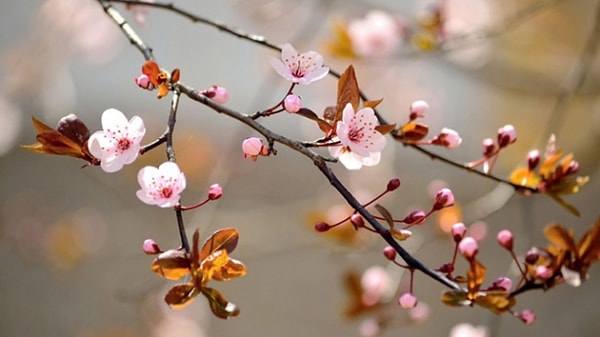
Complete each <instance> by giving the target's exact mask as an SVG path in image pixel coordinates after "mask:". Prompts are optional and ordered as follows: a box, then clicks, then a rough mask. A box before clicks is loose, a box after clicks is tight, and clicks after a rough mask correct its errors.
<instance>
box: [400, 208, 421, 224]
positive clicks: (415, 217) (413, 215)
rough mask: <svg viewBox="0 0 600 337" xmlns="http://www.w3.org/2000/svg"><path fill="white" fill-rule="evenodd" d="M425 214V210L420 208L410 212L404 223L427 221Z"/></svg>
mask: <svg viewBox="0 0 600 337" xmlns="http://www.w3.org/2000/svg"><path fill="white" fill-rule="evenodd" d="M425 215H426V214H425V212H424V211H423V210H420V209H419V210H416V211H412V212H410V214H409V215H407V216H406V217H405V218H404V220H402V221H404V223H406V224H407V225H420V224H422V223H423V222H424V221H425V219H426V217H425Z"/></svg>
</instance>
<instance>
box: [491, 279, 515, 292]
mask: <svg viewBox="0 0 600 337" xmlns="http://www.w3.org/2000/svg"><path fill="white" fill-rule="evenodd" d="M511 288H512V280H511V279H509V278H508V277H504V276H503V277H498V278H497V279H496V280H495V281H494V283H492V289H502V290H504V291H510V289H511Z"/></svg>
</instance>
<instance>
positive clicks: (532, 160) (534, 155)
mask: <svg viewBox="0 0 600 337" xmlns="http://www.w3.org/2000/svg"><path fill="white" fill-rule="evenodd" d="M539 163H540V151H539V150H531V151H529V153H527V168H528V169H529V171H531V170H533V169H534V168H535V167H536V166H537V165H538V164H539Z"/></svg>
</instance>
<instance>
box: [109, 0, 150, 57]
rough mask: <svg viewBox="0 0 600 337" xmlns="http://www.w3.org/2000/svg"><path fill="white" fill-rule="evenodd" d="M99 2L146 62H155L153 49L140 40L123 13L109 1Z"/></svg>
mask: <svg viewBox="0 0 600 337" xmlns="http://www.w3.org/2000/svg"><path fill="white" fill-rule="evenodd" d="M98 2H99V3H100V5H102V8H104V12H106V15H108V16H109V17H110V18H111V19H112V20H113V21H114V22H115V23H116V24H117V25H118V26H119V28H121V30H122V31H123V33H125V36H127V38H129V42H131V44H132V45H134V46H135V47H136V48H137V49H138V50H139V51H140V52H141V53H142V55H144V58H145V59H146V60H153V59H154V55H152V48H150V47H148V46H146V44H145V43H144V41H142V39H140V37H139V36H138V35H137V33H136V32H135V30H133V28H131V25H129V23H127V20H125V18H123V16H122V15H121V13H119V12H118V11H117V10H116V9H115V8H114V7H113V6H111V5H110V4H109V3H108V2H109V1H105V0H98Z"/></svg>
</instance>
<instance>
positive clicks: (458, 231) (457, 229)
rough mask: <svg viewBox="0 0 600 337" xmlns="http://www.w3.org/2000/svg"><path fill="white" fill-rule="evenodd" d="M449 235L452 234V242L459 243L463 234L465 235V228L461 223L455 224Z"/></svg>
mask: <svg viewBox="0 0 600 337" xmlns="http://www.w3.org/2000/svg"><path fill="white" fill-rule="evenodd" d="M450 233H451V234H452V238H453V239H454V242H460V240H462V239H463V237H464V236H465V234H466V233H467V226H465V224H464V223H462V222H457V223H455V224H454V225H452V228H451V229H450Z"/></svg>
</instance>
